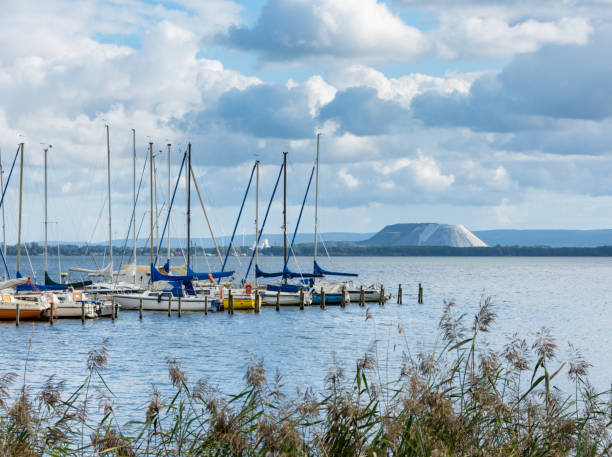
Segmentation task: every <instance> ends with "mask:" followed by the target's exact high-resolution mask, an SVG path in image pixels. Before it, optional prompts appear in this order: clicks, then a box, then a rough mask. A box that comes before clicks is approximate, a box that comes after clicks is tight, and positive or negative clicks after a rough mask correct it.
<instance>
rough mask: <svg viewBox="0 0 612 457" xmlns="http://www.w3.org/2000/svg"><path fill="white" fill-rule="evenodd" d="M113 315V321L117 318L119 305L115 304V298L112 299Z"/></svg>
mask: <svg viewBox="0 0 612 457" xmlns="http://www.w3.org/2000/svg"><path fill="white" fill-rule="evenodd" d="M113 314H114V316H115V319H117V318H118V317H119V303H116V302H115V297H113Z"/></svg>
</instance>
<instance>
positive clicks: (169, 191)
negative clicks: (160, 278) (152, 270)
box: [167, 143, 172, 274]
mask: <svg viewBox="0 0 612 457" xmlns="http://www.w3.org/2000/svg"><path fill="white" fill-rule="evenodd" d="M170 147H171V144H170V143H168V212H170V195H171V192H172V190H171V183H170ZM167 230H168V260H170V217H168V229H167ZM169 273H170V272H168V274H169Z"/></svg>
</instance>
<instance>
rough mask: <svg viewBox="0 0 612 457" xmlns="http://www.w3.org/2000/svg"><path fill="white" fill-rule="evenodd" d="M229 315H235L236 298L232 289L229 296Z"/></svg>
mask: <svg viewBox="0 0 612 457" xmlns="http://www.w3.org/2000/svg"><path fill="white" fill-rule="evenodd" d="M227 313H228V314H234V297H232V289H229V292H228V294H227Z"/></svg>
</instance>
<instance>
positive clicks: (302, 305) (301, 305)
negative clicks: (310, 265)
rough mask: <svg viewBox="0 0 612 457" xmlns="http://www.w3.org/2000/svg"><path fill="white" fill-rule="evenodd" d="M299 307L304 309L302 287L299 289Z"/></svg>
mask: <svg viewBox="0 0 612 457" xmlns="http://www.w3.org/2000/svg"><path fill="white" fill-rule="evenodd" d="M300 309H301V310H304V289H300Z"/></svg>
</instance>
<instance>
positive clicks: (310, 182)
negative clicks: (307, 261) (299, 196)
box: [283, 165, 315, 271]
mask: <svg viewBox="0 0 612 457" xmlns="http://www.w3.org/2000/svg"><path fill="white" fill-rule="evenodd" d="M314 172H315V166H314V165H313V167H312V171H311V172H310V179H309V180H308V186H306V193H305V194H304V200H303V201H302V207H301V208H300V215H299V216H298V220H297V223H296V224H295V230H294V231H293V238H292V239H291V245H290V251H291V252H293V243H294V242H295V237H296V235H297V232H298V228H299V227H300V221H301V220H302V213H303V212H304V206H305V205H306V199H307V198H308V192H309V191H310V184H312V177H313V176H314ZM293 255H294V257H295V253H294V254H293ZM287 263H289V257H287V262H285V266H284V267H283V271H284V270H285V268H286V267H287Z"/></svg>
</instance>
